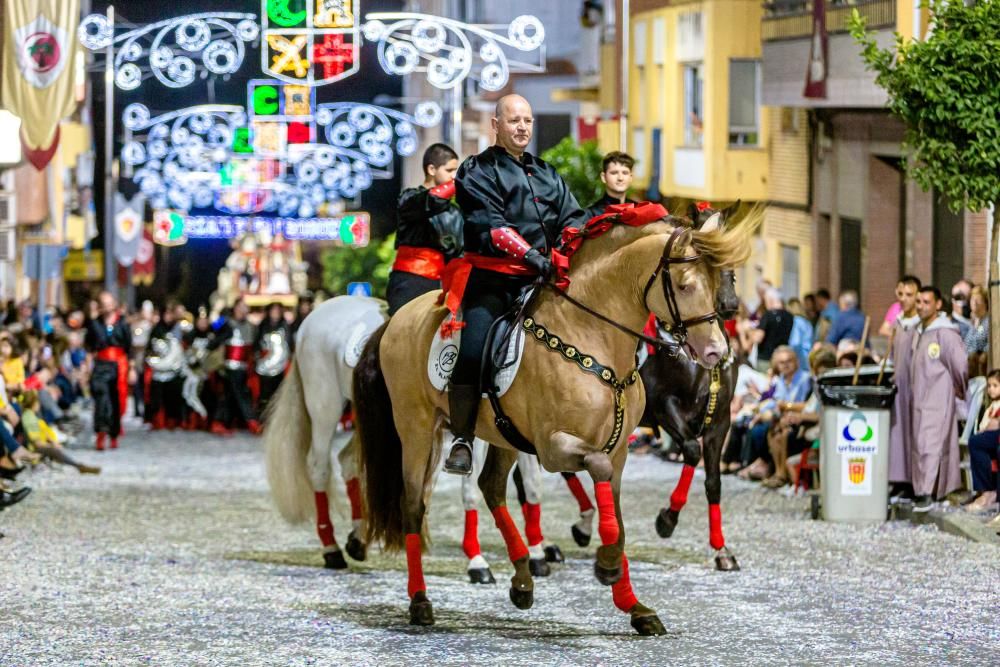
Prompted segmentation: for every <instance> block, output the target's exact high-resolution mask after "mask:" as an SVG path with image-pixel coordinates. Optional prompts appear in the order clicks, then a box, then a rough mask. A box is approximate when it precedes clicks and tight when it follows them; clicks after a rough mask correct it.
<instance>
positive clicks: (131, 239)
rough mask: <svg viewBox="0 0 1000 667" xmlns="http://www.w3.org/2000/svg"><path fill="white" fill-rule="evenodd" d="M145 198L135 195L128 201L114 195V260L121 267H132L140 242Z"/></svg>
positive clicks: (122, 196) (119, 195)
mask: <svg viewBox="0 0 1000 667" xmlns="http://www.w3.org/2000/svg"><path fill="white" fill-rule="evenodd" d="M145 208H146V198H145V197H144V196H142V195H141V194H140V195H136V196H135V197H133V198H132V199H131V201H130V200H128V199H126V198H125V197H124V195H122V194H120V193H116V194H115V259H117V260H118V263H119V264H121V265H122V266H132V263H133V262H135V257H136V254H138V252H139V242H140V241H141V240H142V213H143V210H144V209H145Z"/></svg>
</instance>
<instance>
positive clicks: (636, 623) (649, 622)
mask: <svg viewBox="0 0 1000 667" xmlns="http://www.w3.org/2000/svg"><path fill="white" fill-rule="evenodd" d="M632 627H633V628H635V631H636V632H638V633H639V636H641V637H659V636H661V635H665V634H667V629H666V628H665V627H663V623H661V622H660V618H659V616H657V615H656V614H647V615H645V616H635V615H633V616H632Z"/></svg>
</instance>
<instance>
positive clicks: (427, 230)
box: [386, 181, 463, 315]
mask: <svg viewBox="0 0 1000 667" xmlns="http://www.w3.org/2000/svg"><path fill="white" fill-rule="evenodd" d="M454 194H455V183H454V181H451V182H449V183H445V184H443V185H438V186H436V187H433V188H430V189H427V188H425V187H424V186H422V185H421V186H419V187H416V188H408V189H406V190H403V192H401V193H400V195H399V203H398V206H397V209H396V211H397V212H396V220H397V228H396V261H395V262H394V263H393V265H392V274H391V275H390V276H389V285H388V287H387V288H386V301H388V302H389V314H390V315H393V314H394V313H395V312H396V311H397V310H399V309H400V308H402V307H403V305H405V304H407V303H409V302H410V301H412V300H413V299H415V298H417V297H418V296H420V295H421V294H426V293H427V292H432V291H434V290H437V289H440V288H441V272H442V271H443V270H444V265H445V263H446V262H448V261H450V260H452V259H454V258H455V257H458V256H459V255H461V254H462V222H463V221H462V214H461V212H460V211H459V210H458V208H457V207H456V206H455V205H454V204H452V203H451V198H452V197H453V196H454Z"/></svg>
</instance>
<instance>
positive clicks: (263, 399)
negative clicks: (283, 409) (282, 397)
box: [257, 373, 285, 416]
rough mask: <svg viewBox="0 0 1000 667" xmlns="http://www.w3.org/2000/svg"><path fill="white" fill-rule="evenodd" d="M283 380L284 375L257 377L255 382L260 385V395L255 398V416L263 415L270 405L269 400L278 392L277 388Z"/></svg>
mask: <svg viewBox="0 0 1000 667" xmlns="http://www.w3.org/2000/svg"><path fill="white" fill-rule="evenodd" d="M284 379H285V375H284V373H279V374H278V375H258V376H257V380H258V381H259V383H260V395H259V396H258V398H257V414H259V415H261V416H263V415H264V413H265V411H266V410H267V406H268V405H270V403H271V399H272V398H273V397H274V394H275V392H277V391H278V387H280V386H281V381H282V380H284Z"/></svg>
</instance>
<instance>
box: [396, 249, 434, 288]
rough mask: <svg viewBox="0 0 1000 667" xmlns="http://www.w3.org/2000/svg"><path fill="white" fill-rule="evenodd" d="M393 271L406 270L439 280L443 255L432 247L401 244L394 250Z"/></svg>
mask: <svg viewBox="0 0 1000 667" xmlns="http://www.w3.org/2000/svg"><path fill="white" fill-rule="evenodd" d="M392 270H393V271H406V272H407V273H413V274H415V275H418V276H423V277H424V278H429V279H430V280H441V272H442V271H444V255H443V254H441V253H440V252H438V251H437V250H434V249H433V248H418V247H417V246H411V245H401V246H399V250H397V251H396V261H395V262H393V263H392Z"/></svg>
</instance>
